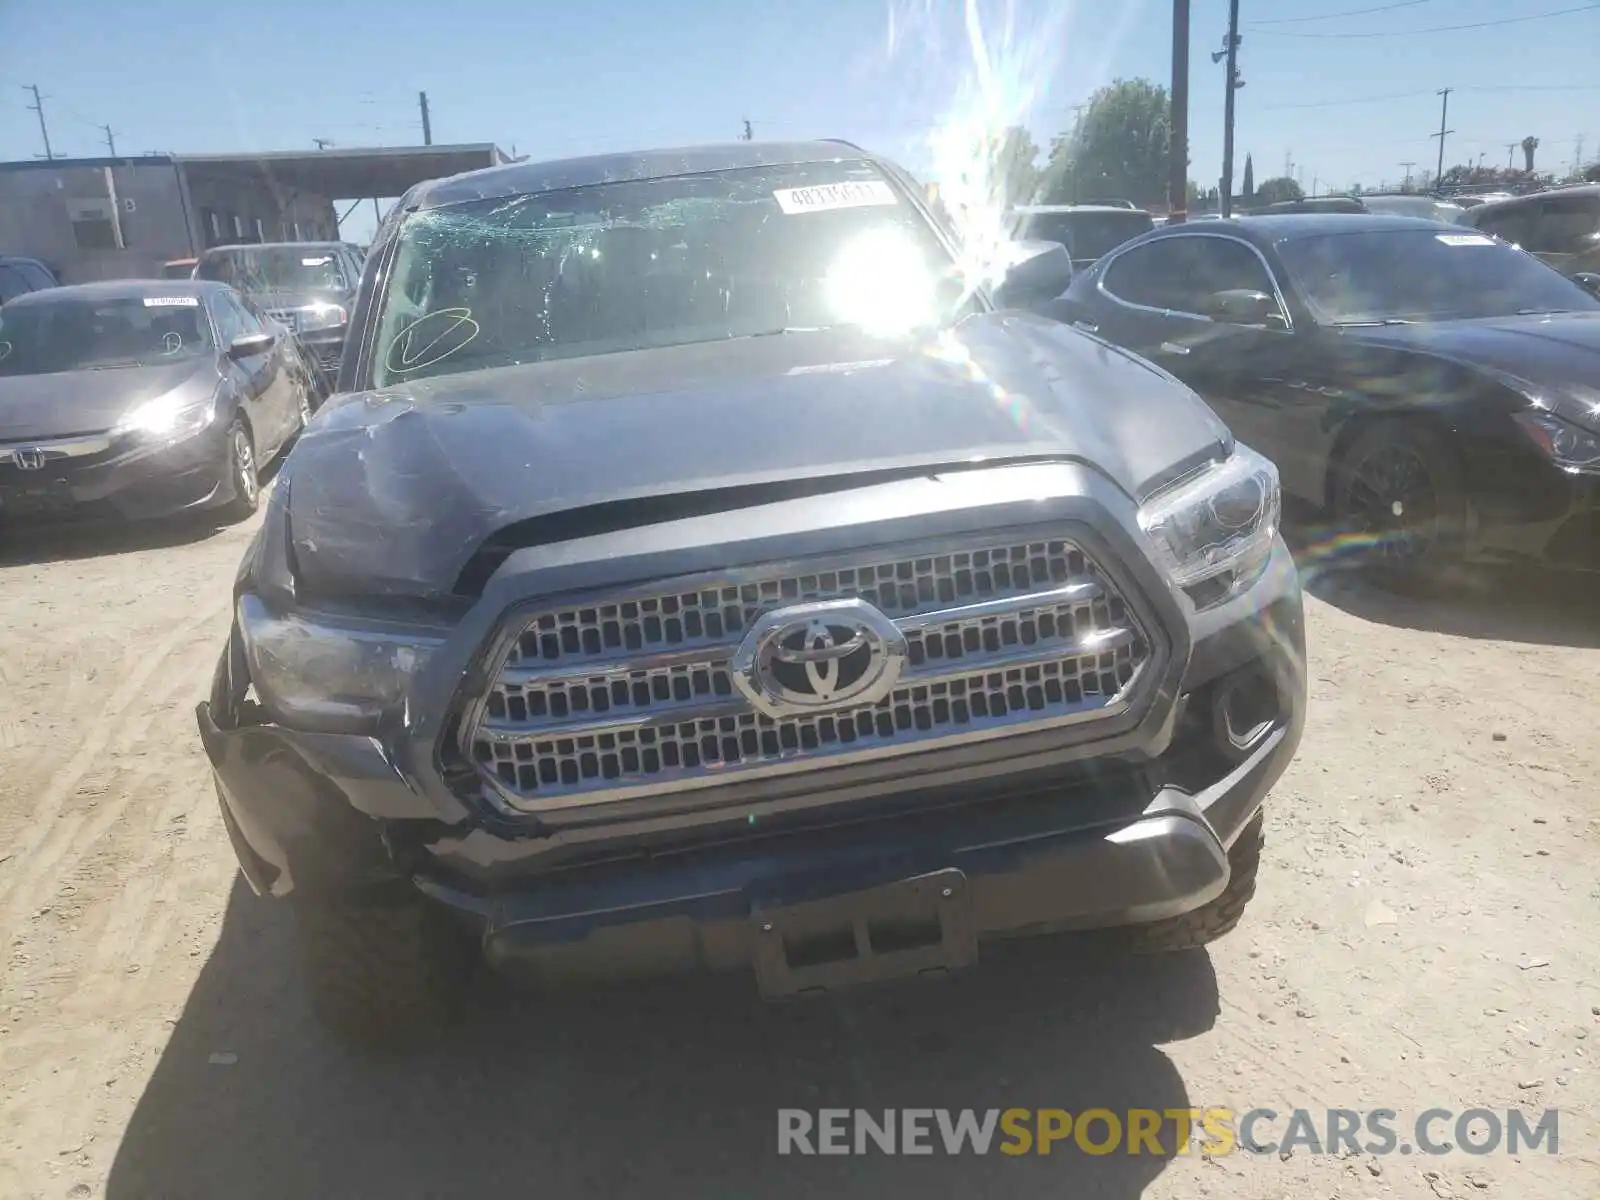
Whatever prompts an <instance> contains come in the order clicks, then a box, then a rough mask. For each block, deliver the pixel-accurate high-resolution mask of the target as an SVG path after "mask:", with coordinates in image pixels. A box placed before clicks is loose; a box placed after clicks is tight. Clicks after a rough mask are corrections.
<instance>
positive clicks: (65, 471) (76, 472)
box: [0, 421, 231, 526]
mask: <svg viewBox="0 0 1600 1200" xmlns="http://www.w3.org/2000/svg"><path fill="white" fill-rule="evenodd" d="M226 432H227V431H226V426H225V425H224V424H222V423H219V422H215V421H214V422H212V424H211V425H210V426H208V427H207V428H206V429H204V430H202V431H201V432H200V433H199V434H197V435H195V436H193V437H189V438H184V439H183V440H182V441H179V442H174V443H173V444H171V445H169V446H164V447H156V448H151V447H138V446H136V445H133V444H131V443H127V442H123V443H119V444H116V445H112V446H111V447H110V448H108V449H107V450H106V451H105V452H103V453H100V454H95V455H91V456H86V457H84V458H82V459H62V460H58V461H55V462H50V463H48V464H46V466H45V468H44V469H43V470H37V471H21V470H19V469H17V468H16V467H15V466H13V465H11V464H9V463H5V464H0V524H12V525H19V526H20V525H27V524H32V523H34V522H45V521H55V520H74V521H78V520H82V521H96V520H109V521H117V520H143V519H149V518H156V517H164V516H171V515H174V514H177V513H181V512H185V511H187V510H189V509H195V508H203V507H205V506H206V505H208V504H210V503H211V502H212V501H214V500H217V499H219V498H222V497H224V496H225V495H226V494H227V493H228V489H229V487H230V486H231V484H230V482H229V476H228V469H227V463H228V457H227V445H226Z"/></svg>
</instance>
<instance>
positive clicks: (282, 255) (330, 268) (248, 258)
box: [195, 246, 345, 292]
mask: <svg viewBox="0 0 1600 1200" xmlns="http://www.w3.org/2000/svg"><path fill="white" fill-rule="evenodd" d="M195 274H196V276H197V277H198V278H200V279H214V280H216V281H217V282H218V283H227V284H231V285H233V286H234V287H236V288H238V289H239V290H240V291H241V292H270V291H299V290H305V289H326V290H331V291H341V290H343V289H344V287H345V279H344V275H343V274H342V273H341V272H340V270H339V259H338V256H337V255H335V254H334V253H333V251H332V250H327V249H323V248H321V247H317V246H305V247H300V246H271V247H266V248H263V249H259V250H228V251H224V252H222V253H217V254H208V255H206V257H205V258H203V259H202V260H201V261H200V267H199V270H197V271H196V272H195Z"/></svg>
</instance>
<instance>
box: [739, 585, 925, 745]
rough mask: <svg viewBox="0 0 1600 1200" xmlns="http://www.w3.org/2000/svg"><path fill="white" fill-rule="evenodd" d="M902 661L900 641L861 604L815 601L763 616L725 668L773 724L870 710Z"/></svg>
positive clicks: (886, 623)
mask: <svg viewBox="0 0 1600 1200" xmlns="http://www.w3.org/2000/svg"><path fill="white" fill-rule="evenodd" d="M906 658H907V648H906V639H905V635H904V634H903V633H901V632H900V630H899V629H898V628H897V627H896V626H895V623H894V622H893V621H891V620H890V619H889V618H888V617H886V616H884V615H883V614H882V613H881V612H879V611H878V610H877V609H876V608H874V607H873V606H872V605H870V604H868V603H867V602H866V601H865V600H859V599H851V600H822V601H817V602H815V603H809V604H795V605H790V606H789V607H787V608H779V609H774V610H773V611H772V612H769V613H766V614H765V615H764V616H762V617H761V618H760V619H758V620H757V621H756V623H755V624H754V625H752V626H751V627H750V631H749V632H748V633H747V634H746V635H745V638H744V641H743V642H741V643H740V644H739V649H738V650H737V651H736V652H735V654H734V656H733V661H732V663H731V664H730V666H731V671H732V675H733V682H734V686H735V687H737V688H738V689H739V691H740V693H741V694H742V695H743V696H744V697H745V699H747V700H748V701H749V702H750V703H751V704H752V705H753V706H754V707H755V708H757V709H758V710H760V711H761V712H763V713H765V714H766V715H767V716H769V717H773V718H775V719H776V718H782V717H793V716H798V715H802V714H804V713H808V712H824V711H828V710H836V709H844V708H862V707H865V706H867V705H871V704H876V703H877V702H878V701H880V700H882V699H883V698H884V697H885V696H887V695H888V694H889V693H890V692H891V691H892V690H893V689H894V685H895V684H896V683H898V682H899V680H900V675H901V673H902V672H903V671H904V670H905V666H906Z"/></svg>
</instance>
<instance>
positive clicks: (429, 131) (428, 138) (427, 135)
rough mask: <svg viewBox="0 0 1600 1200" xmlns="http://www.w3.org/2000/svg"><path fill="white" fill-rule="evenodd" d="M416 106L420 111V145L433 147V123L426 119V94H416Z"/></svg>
mask: <svg viewBox="0 0 1600 1200" xmlns="http://www.w3.org/2000/svg"><path fill="white" fill-rule="evenodd" d="M417 105H418V107H420V108H421V109H422V144H423V145H424V146H431V145H433V122H432V121H431V120H430V119H429V118H428V93H427V92H418V93H417Z"/></svg>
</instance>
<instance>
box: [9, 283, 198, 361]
mask: <svg viewBox="0 0 1600 1200" xmlns="http://www.w3.org/2000/svg"><path fill="white" fill-rule="evenodd" d="M213 346H214V343H213V342H212V340H211V323H210V322H209V321H208V320H207V319H206V315H205V310H204V309H202V308H201V307H200V301H199V300H198V299H197V298H196V297H194V296H161V295H150V296H130V297H119V298H117V299H114V300H84V299H77V298H74V299H62V300H57V299H50V300H39V301H33V302H31V303H28V304H15V305H9V306H7V307H6V308H3V309H0V375H47V374H51V373H53V372H57V371H92V370H103V369H105V368H109V367H136V366H137V367H143V366H154V365H156V364H159V363H167V362H175V361H178V360H180V359H189V358H195V357H198V356H200V355H203V354H207V353H210V352H211V351H212V349H213Z"/></svg>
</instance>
